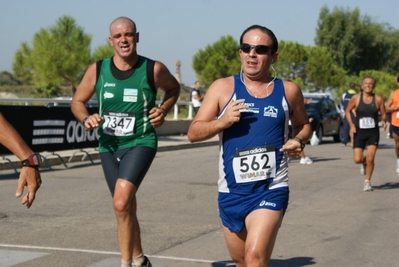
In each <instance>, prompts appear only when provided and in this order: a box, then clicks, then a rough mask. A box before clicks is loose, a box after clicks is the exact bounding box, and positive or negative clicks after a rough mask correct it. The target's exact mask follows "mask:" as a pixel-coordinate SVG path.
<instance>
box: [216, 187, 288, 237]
mask: <svg viewBox="0 0 399 267" xmlns="http://www.w3.org/2000/svg"><path fill="white" fill-rule="evenodd" d="M289 193H290V191H289V188H288V187H281V188H276V189H271V190H266V191H261V192H255V193H253V194H250V195H237V194H231V193H220V192H219V197H218V201H219V216H220V218H221V219H222V224H223V225H224V226H225V227H227V228H229V230H230V231H232V232H235V233H240V232H241V231H242V229H243V228H244V226H245V218H246V217H247V215H248V214H250V213H251V212H252V211H254V210H257V209H270V210H283V212H284V213H285V211H286V209H287V206H288V199H289Z"/></svg>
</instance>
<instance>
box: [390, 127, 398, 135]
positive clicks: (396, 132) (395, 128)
mask: <svg viewBox="0 0 399 267" xmlns="http://www.w3.org/2000/svg"><path fill="white" fill-rule="evenodd" d="M391 127H392V132H393V133H395V134H397V135H399V127H398V126H395V125H391Z"/></svg>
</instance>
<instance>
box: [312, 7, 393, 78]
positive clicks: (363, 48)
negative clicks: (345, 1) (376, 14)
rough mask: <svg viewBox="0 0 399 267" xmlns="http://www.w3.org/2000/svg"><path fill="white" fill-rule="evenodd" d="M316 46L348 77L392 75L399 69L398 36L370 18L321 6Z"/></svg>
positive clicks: (356, 11) (384, 25)
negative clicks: (375, 72) (380, 72)
mask: <svg viewBox="0 0 399 267" xmlns="http://www.w3.org/2000/svg"><path fill="white" fill-rule="evenodd" d="M315 43H316V45H318V46H325V47H326V48H327V50H328V51H329V52H330V54H331V55H332V57H333V59H334V60H335V61H336V63H337V64H338V66H340V67H341V68H343V69H345V70H346V71H347V72H348V74H350V75H358V74H359V72H360V71H362V70H369V69H375V70H384V71H387V72H389V73H392V74H393V73H394V72H395V71H396V70H397V69H398V67H399V60H398V59H399V56H398V55H397V51H398V49H399V32H398V30H395V29H393V28H392V27H390V26H389V25H388V24H383V23H376V22H375V21H373V19H372V18H371V17H370V16H367V15H365V16H361V15H360V11H359V9H358V8H355V9H354V10H353V11H351V10H349V9H343V8H337V7H335V8H334V10H333V11H332V12H330V10H329V9H328V8H327V7H326V6H324V7H323V8H322V9H321V11H320V13H319V20H318V26H317V29H316V38H315Z"/></svg>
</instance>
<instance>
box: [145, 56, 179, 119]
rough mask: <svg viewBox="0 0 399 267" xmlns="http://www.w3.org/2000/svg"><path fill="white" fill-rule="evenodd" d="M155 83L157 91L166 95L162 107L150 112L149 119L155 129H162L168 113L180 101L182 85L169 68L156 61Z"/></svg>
mask: <svg viewBox="0 0 399 267" xmlns="http://www.w3.org/2000/svg"><path fill="white" fill-rule="evenodd" d="M154 82H155V87H156V89H158V88H159V89H161V90H163V91H164V92H165V94H164V98H163V100H162V103H161V105H160V106H159V107H157V108H153V109H151V110H150V116H149V118H150V122H151V124H152V126H153V127H160V126H161V125H162V124H163V123H164V121H165V120H164V119H165V117H166V115H167V114H168V112H169V111H170V110H171V109H172V108H173V106H174V105H175V104H176V102H177V100H178V99H179V96H180V84H179V82H178V81H177V80H176V78H175V77H174V76H173V75H172V74H171V73H170V71H169V70H168V68H167V67H166V66H165V65H164V64H163V63H161V62H159V61H155V65H154Z"/></svg>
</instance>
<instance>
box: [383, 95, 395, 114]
mask: <svg viewBox="0 0 399 267" xmlns="http://www.w3.org/2000/svg"><path fill="white" fill-rule="evenodd" d="M393 96H394V92H393V91H392V92H391V93H390V94H389V97H388V100H387V102H386V104H385V111H386V112H394V111H397V110H398V107H393V106H392V103H393Z"/></svg>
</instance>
